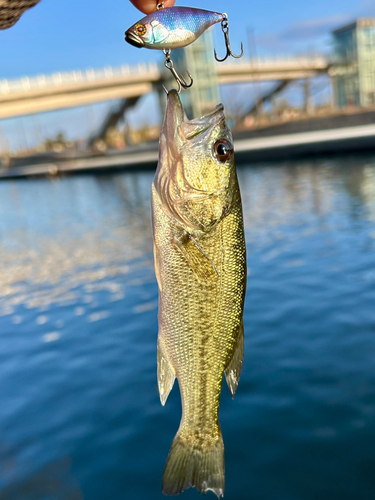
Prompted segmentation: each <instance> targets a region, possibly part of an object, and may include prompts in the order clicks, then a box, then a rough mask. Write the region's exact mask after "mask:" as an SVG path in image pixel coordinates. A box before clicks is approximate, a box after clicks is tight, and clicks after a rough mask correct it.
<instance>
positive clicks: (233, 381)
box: [225, 321, 244, 398]
mask: <svg viewBox="0 0 375 500" xmlns="http://www.w3.org/2000/svg"><path fill="white" fill-rule="evenodd" d="M243 353H244V331H243V321H241V325H240V328H239V335H238V339H237V344H236V347H235V348H234V352H233V356H232V359H231V360H230V362H229V365H228V366H227V368H226V370H225V378H226V379H227V384H228V387H229V390H230V392H231V394H232V398H234V395H235V392H236V389H237V386H238V382H239V380H240V375H241V368H242V361H243Z"/></svg>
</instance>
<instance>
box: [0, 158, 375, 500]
mask: <svg viewBox="0 0 375 500" xmlns="http://www.w3.org/2000/svg"><path fill="white" fill-rule="evenodd" d="M152 177H153V174H152V173H121V174H117V175H108V176H97V177H96V176H82V177H69V178H62V179H53V180H49V179H31V180H21V181H20V180H18V181H11V182H3V183H1V184H0V499H1V500H80V499H85V500H107V499H108V500H122V499H126V500H133V499H134V500H138V499H139V500H143V499H144V500H151V499H152V500H157V499H162V498H164V497H163V495H162V493H161V478H162V473H163V468H164V463H165V460H166V457H167V454H168V451H169V446H170V444H171V441H172V439H173V436H174V434H175V432H176V430H177V428H178V424H179V419H180V411H181V409H180V401H179V393H178V387H177V386H175V388H174V389H173V391H172V393H171V395H170V397H169V399H168V402H167V404H166V406H165V407H164V408H163V407H162V406H161V404H160V402H159V397H158V393H157V384H156V361H155V360H156V336H157V285H156V281H155V277H154V272H153V261H152V236H151V229H150V194H149V193H150V184H151V181H152ZM239 177H240V184H241V188H242V194H243V208H244V216H245V226H246V238H247V250H248V266H249V276H248V291H247V298H246V306H245V335H246V344H245V349H246V352H245V360H244V367H243V373H242V377H241V381H240V385H239V388H238V391H237V394H236V398H235V399H234V401H232V400H231V398H230V395H229V391H228V389H227V387H224V386H223V394H222V400H221V410H220V421H221V426H222V430H223V435H224V442H225V453H226V494H225V498H227V499H235V500H241V499H244V500H245V499H246V500H247V499H252V500H317V499H319V500H353V499H355V500H367V499H368V500H370V499H371V500H373V499H374V498H375V451H374V450H375V157H354V156H353V157H347V158H338V159H330V160H316V161H299V162H287V163H282V164H277V165H272V164H264V165H257V166H252V167H244V168H241V169H239ZM208 496H209V497H211V498H214V496H213V495H212V494H211V493H209V494H208ZM181 498H184V499H186V500H188V499H198V498H199V495H198V493H197V492H196V491H195V490H190V491H187V492H185V493H184V494H183V496H182V497H181Z"/></svg>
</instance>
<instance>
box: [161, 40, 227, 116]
mask: <svg viewBox="0 0 375 500" xmlns="http://www.w3.org/2000/svg"><path fill="white" fill-rule="evenodd" d="M171 59H172V61H173V64H174V68H175V69H176V71H177V73H178V74H180V75H181V76H182V77H183V78H185V80H186V81H187V82H190V79H189V77H188V75H187V72H189V73H190V74H191V76H192V77H193V80H194V84H193V86H192V87H191V88H189V89H188V90H186V91H184V90H182V91H181V94H180V97H181V101H182V104H183V106H184V109H185V111H186V114H187V116H188V118H189V119H192V118H198V117H199V116H202V115H204V114H205V113H207V112H209V111H212V110H213V109H214V107H215V106H216V105H217V104H218V103H219V102H220V92H219V85H218V79H217V70H216V64H217V63H216V61H215V59H214V47H213V40H212V31H211V30H208V31H206V32H204V33H203V34H202V35H201V36H200V37H199V38H198V40H196V41H195V42H194V43H193V44H191V45H188V46H187V47H185V48H184V49H178V50H173V51H172V52H171ZM164 74H165V75H166V77H167V79H166V83H165V86H166V87H167V88H168V89H170V88H177V84H176V81H175V80H174V78H173V77H172V75H170V73H169V72H168V70H166V69H164ZM164 102H165V98H163V99H162V102H161V104H162V105H163V103H164Z"/></svg>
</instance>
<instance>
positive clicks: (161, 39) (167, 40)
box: [125, 2, 243, 92]
mask: <svg viewBox="0 0 375 500" xmlns="http://www.w3.org/2000/svg"><path fill="white" fill-rule="evenodd" d="M217 23H221V29H222V31H223V33H224V37H225V45H226V49H227V53H226V55H225V57H223V58H222V59H219V58H218V56H217V53H216V50H215V51H214V54H215V59H216V60H217V61H219V62H223V61H225V60H226V59H227V58H228V57H229V56H232V57H235V58H236V59H237V58H240V57H242V56H243V44H242V43H241V54H239V55H235V54H233V52H232V49H231V46H230V41H229V23H228V16H227V14H225V13H224V14H220V13H219V12H213V11H208V10H203V9H195V8H191V7H167V8H164V4H163V2H161V3H158V4H157V10H156V11H155V12H153V13H152V14H149V15H148V16H146V17H144V18H143V19H141V20H140V21H138V22H137V23H135V24H133V26H131V27H130V28H129V29H128V30H127V31H126V32H125V40H126V41H127V42H128V43H130V44H131V45H134V46H135V47H138V48H142V47H145V48H147V49H154V50H163V52H164V55H165V63H164V65H165V67H166V68H167V69H169V70H170V71H171V73H172V74H173V76H174V77H175V79H176V81H177V83H178V85H179V90H178V92H180V91H181V87H183V88H184V89H187V88H189V87H191V86H192V85H193V79H192V77H191V75H190V73H188V75H189V78H190V83H187V82H186V81H185V80H184V78H182V77H181V76H180V75H178V73H177V72H176V70H175V69H174V66H173V61H172V60H171V51H172V49H179V48H182V47H186V46H187V45H190V44H191V43H193V42H195V40H197V39H198V38H199V37H200V36H201V34H202V33H203V32H204V31H206V30H207V29H208V28H209V27H210V26H212V25H214V24H217Z"/></svg>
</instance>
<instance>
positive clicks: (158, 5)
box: [156, 0, 164, 10]
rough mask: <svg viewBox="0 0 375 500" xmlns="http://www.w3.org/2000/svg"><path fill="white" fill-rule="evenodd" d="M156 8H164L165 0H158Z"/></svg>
mask: <svg viewBox="0 0 375 500" xmlns="http://www.w3.org/2000/svg"><path fill="white" fill-rule="evenodd" d="M156 9H157V10H160V9H164V0H161V1H160V2H159V0H157V1H156Z"/></svg>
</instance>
